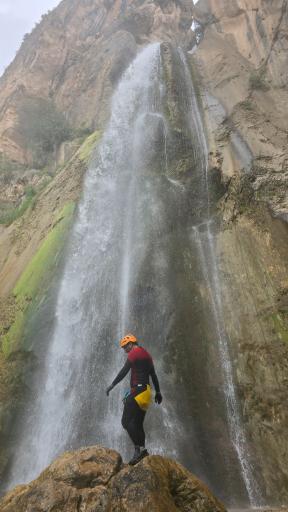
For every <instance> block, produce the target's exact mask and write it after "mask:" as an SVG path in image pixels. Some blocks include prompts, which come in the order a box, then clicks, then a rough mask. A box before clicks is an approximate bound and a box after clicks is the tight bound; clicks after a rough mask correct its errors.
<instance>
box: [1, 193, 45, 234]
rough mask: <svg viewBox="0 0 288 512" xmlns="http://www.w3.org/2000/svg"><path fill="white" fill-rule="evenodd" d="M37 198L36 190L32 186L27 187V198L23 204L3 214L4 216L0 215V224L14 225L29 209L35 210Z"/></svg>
mask: <svg viewBox="0 0 288 512" xmlns="http://www.w3.org/2000/svg"><path fill="white" fill-rule="evenodd" d="M35 196H36V191H35V189H34V188H33V187H31V186H28V187H26V189H25V197H24V200H23V201H22V203H21V204H20V205H19V206H17V207H16V208H10V209H9V210H8V211H6V212H4V213H2V215H0V224H5V225H6V226H9V225H10V224H12V222H14V220H16V219H18V218H19V217H21V216H22V215H23V213H24V212H26V210H27V209H28V208H29V207H32V208H33V206H34V205H35V201H36V197H35Z"/></svg>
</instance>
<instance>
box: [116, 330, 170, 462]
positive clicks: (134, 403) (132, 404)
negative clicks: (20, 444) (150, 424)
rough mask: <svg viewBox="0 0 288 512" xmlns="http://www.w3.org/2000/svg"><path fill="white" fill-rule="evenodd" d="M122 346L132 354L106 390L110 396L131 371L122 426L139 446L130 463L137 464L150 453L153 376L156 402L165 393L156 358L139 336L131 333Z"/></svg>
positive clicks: (122, 341) (129, 354) (124, 339)
mask: <svg viewBox="0 0 288 512" xmlns="http://www.w3.org/2000/svg"><path fill="white" fill-rule="evenodd" d="M120 347H121V348H123V349H124V351H125V352H126V354H128V357H127V361H126V363H125V364H124V366H123V368H122V370H120V372H119V373H118V375H117V377H116V378H115V379H114V380H113V382H112V384H111V386H109V387H108V388H107V389H106V394H107V396H109V393H110V391H111V390H112V389H113V388H114V387H115V386H116V384H118V383H119V382H120V381H121V380H122V379H124V377H125V376H126V375H127V373H128V372H129V371H130V370H131V379H130V388H131V389H130V391H129V392H128V393H127V394H126V395H125V398H124V400H123V402H124V410H123V415H122V426H123V428H124V429H125V430H127V432H128V434H129V436H130V438H131V440H132V442H133V443H134V446H135V452H134V455H133V457H132V459H131V460H130V461H129V464H130V465H134V464H137V462H139V461H140V460H141V459H143V457H146V455H148V452H147V450H146V448H145V432H144V428H143V422H144V418H145V414H146V411H147V409H148V407H149V405H150V402H151V388H150V383H149V382H150V380H149V378H150V377H151V379H152V382H153V385H154V388H155V391H156V394H155V402H156V403H157V404H161V402H162V395H161V393H160V386H159V381H158V378H157V375H156V373H155V369H154V364H153V360H152V357H151V356H150V354H149V353H148V352H147V350H145V349H144V348H143V347H140V346H139V345H138V343H137V338H136V337H135V336H134V335H133V334H127V335H126V336H124V338H122V340H121V341H120Z"/></svg>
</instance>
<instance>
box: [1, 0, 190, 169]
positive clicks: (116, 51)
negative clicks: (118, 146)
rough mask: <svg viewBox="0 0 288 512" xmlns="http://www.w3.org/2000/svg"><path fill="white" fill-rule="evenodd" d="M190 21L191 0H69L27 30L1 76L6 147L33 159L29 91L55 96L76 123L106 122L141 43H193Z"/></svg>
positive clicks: (39, 95)
mask: <svg viewBox="0 0 288 512" xmlns="http://www.w3.org/2000/svg"><path fill="white" fill-rule="evenodd" d="M191 23H192V2H189V1H188V0H181V1H180V2H176V1H174V0H168V1H157V2H156V1H155V2H148V1H145V2H142V3H141V4H138V3H137V2H135V1H131V0H129V1H124V0H117V1H116V2H109V1H104V0H89V1H87V2H80V3H79V2H75V1H74V0H63V1H62V2H61V3H60V5H59V6H58V7H57V8H56V9H55V10H53V11H52V12H50V13H49V14H47V15H45V16H44V17H43V18H42V21H41V23H39V24H38V25H37V27H36V28H35V29H34V30H33V32H32V33H31V34H30V35H27V36H25V39H24V42H23V44H22V46H21V48H20V50H19V52H18V54H17V56H16V58H15V60H14V61H13V63H12V64H11V65H10V66H9V67H8V68H7V70H6V72H5V73H4V75H3V76H2V78H1V80H0V85H1V91H0V153H1V152H3V153H5V155H6V156H7V157H9V158H10V159H12V160H15V161H17V162H21V163H30V161H31V155H30V154H29V151H27V148H26V147H25V141H24V140H23V136H22V135H21V130H19V127H18V118H19V109H20V108H21V105H22V104H23V101H24V100H25V98H46V99H49V100H52V101H53V102H54V103H55V105H56V106H57V108H58V109H59V110H60V111H61V112H64V113H65V116H66V118H67V119H68V120H69V122H70V123H71V124H72V125H73V126H74V127H88V128H92V129H96V128H99V127H102V126H103V123H104V122H105V121H106V120H107V117H108V115H109V104H108V101H109V98H110V97H111V93H112V91H113V89H114V87H115V84H116V83H117V81H118V80H119V77H120V76H121V74H122V72H123V70H124V69H125V68H126V67H127V65H128V63H129V62H130V61H131V60H132V58H133V57H134V56H135V54H136V51H137V47H139V46H141V45H145V44H148V43H150V42H151V41H162V40H167V41H173V42H175V43H176V44H179V45H184V46H186V47H190V46H191V44H192V41H193V34H192V32H191V30H190V27H191Z"/></svg>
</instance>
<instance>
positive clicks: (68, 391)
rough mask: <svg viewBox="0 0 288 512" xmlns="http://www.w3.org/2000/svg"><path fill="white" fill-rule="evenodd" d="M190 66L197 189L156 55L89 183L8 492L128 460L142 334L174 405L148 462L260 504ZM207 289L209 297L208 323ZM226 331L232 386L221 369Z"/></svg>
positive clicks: (129, 83) (153, 434)
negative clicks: (130, 349) (106, 460)
mask: <svg viewBox="0 0 288 512" xmlns="http://www.w3.org/2000/svg"><path fill="white" fill-rule="evenodd" d="M178 59H180V61H179V62H181V66H182V68H181V69H182V74H183V84H182V85H181V87H182V92H183V94H182V96H181V97H179V99H178V101H180V102H181V101H184V102H185V103H186V107H188V108H187V109H185V110H187V115H186V119H183V123H184V124H185V123H186V125H187V130H188V132H190V136H191V141H192V143H193V151H194V156H195V162H197V164H195V165H194V168H193V169H191V179H187V180H183V181H181V179H179V177H177V176H174V175H173V174H171V173H170V162H169V155H170V156H171V151H172V152H173V151H174V147H173V144H172V143H171V140H172V139H171V133H170V132H171V127H170V125H169V121H168V119H167V118H166V117H165V115H164V111H165V108H164V103H165V101H166V96H165V94H166V91H165V87H164V86H163V83H162V70H161V52H160V45H158V44H154V45H151V46H149V47H147V48H145V49H144V50H143V51H142V52H141V53H140V54H139V55H138V56H137V57H136V59H135V60H134V62H133V63H132V64H131V65H130V66H129V68H128V69H127V71H126V72H125V74H124V75H123V77H122V79H121V81H120V82H119V84H118V87H117V89H116V91H115V94H114V96H113V99H112V105H111V119H110V122H109V124H108V126H107V129H106V131H105V133H104V134H103V137H102V141H101V143H100V145H99V148H98V149H97V151H96V152H95V156H94V160H93V162H92V164H91V165H90V168H89V171H88V173H87V176H86V179H85V186H84V194H83V200H82V201H81V204H80V206H79V212H78V218H77V221H76V223H75V226H74V229H73V233H72V237H71V241H70V246H69V248H68V249H69V258H68V259H67V262H66V267H65V271H64V275H63V278H62V281H61V286H60V290H59V295H58V301H57V305H56V326H55V328H54V332H53V336H52V337H51V343H50V346H49V348H48V353H47V357H46V362H45V369H44V373H43V379H42V381H41V382H39V383H38V385H37V396H36V399H35V401H34V403H33V404H32V405H31V407H30V409H29V413H28V414H27V417H26V419H25V422H24V424H23V426H22V427H21V437H20V439H19V446H18V447H17V450H16V452H17V457H15V460H14V462H13V464H12V467H11V471H10V476H9V483H8V486H9V487H11V486H12V485H14V484H16V483H19V482H24V481H29V480H31V479H32V478H35V477H36V476H37V474H38V473H39V472H40V471H41V470H42V469H43V468H44V467H45V466H47V464H49V463H50V462H51V460H52V459H53V458H54V457H56V456H57V455H58V454H59V453H61V452H62V451H63V450H65V449H74V448H77V447H79V446H85V445H90V444H96V443H101V444H103V445H106V446H109V447H114V448H116V449H117V450H119V451H121V453H122V455H123V456H124V457H127V456H128V455H129V449H131V448H130V446H131V445H130V443H129V441H128V440H127V437H126V434H125V433H124V432H123V431H122V429H121V426H120V417H121V409H122V402H121V397H122V394H123V385H124V386H125V383H124V384H123V385H122V384H121V385H119V386H117V387H116V388H115V389H114V390H113V391H112V393H111V394H110V396H109V399H107V397H106V395H105V388H106V387H107V386H108V385H109V384H110V383H111V381H112V379H113V378H114V377H115V376H116V374H117V373H118V371H119V369H120V368H121V366H122V365H123V364H124V361H125V358H124V359H123V354H122V353H120V351H119V349H118V340H119V338H120V337H121V336H123V334H125V333H126V332H127V331H132V332H135V333H137V335H138V336H139V337H140V339H143V341H144V343H145V346H147V348H148V350H149V351H151V353H152V355H153V358H154V361H155V365H156V370H157V372H158V374H159V377H160V384H161V390H162V391H163V395H164V401H163V405H161V407H156V406H154V408H152V411H151V412H150V411H149V412H148V415H147V419H146V420H145V421H146V425H147V432H148V444H149V449H151V451H152V452H153V453H160V454H165V455H168V456H172V457H176V458H177V459H179V460H180V461H182V462H184V463H185V464H187V465H188V467H189V468H190V469H191V470H193V471H194V472H196V473H197V474H198V475H199V476H200V477H202V478H204V479H205V480H206V481H207V483H208V484H209V485H211V487H212V488H213V490H214V491H217V492H218V494H220V495H224V496H225V498H226V499H227V500H229V498H230V496H232V495H233V494H235V495H236V497H237V496H240V495H242V496H243V494H245V492H244V491H243V489H242V487H243V485H242V484H241V474H242V479H244V481H245V484H246V488H247V491H248V494H249V497H250V500H251V502H252V503H255V501H256V496H255V489H256V484H255V482H254V481H253V476H252V470H251V467H250V462H249V458H248V456H247V453H246V449H245V436H244V432H243V429H242V426H241V421H240V412H239V407H238V405H237V400H236V393H235V390H234V384H233V376H232V367H231V363H230V359H229V351H228V340H227V337H226V334H225V326H224V324H223V318H222V317H223V315H222V313H223V312H222V303H221V294H220V285H219V278H218V274H217V269H216V264H215V262H216V257H215V249H214V239H213V235H212V230H211V224H210V220H211V219H210V216H211V214H210V210H211V199H210V195H209V187H208V147H207V142H206V137H205V132H204V128H203V123H202V119H201V114H200V110H199V107H198V102H197V98H196V94H195V89H194V86H193V82H192V80H191V76H190V72H189V70H188V67H187V63H186V60H185V57H184V55H183V53H182V52H181V51H180V52H179V54H178ZM203 205H204V206H203ZM200 224H201V227H200ZM191 232H192V236H191ZM203 285H204V287H206V288H208V289H209V295H210V310H209V311H208V312H207V311H206V309H207V308H206V305H207V301H205V291H203ZM203 297H204V298H203ZM212 324H213V325H212ZM214 324H215V325H216V328H217V329H216V331H217V336H216V338H217V340H216V341H217V347H219V348H218V352H219V353H220V356H221V358H220V359H221V368H222V375H223V377H222V378H220V377H219V375H218V372H217V367H216V366H215V365H216V363H217V362H215V357H217V356H215V354H214V352H213V350H214V347H215V339H214V338H215V334H214V331H215V329H214ZM211 333H212V335H211ZM211 350H212V352H211ZM213 365H214V366H215V367H213ZM210 366H211V368H214V370H213V371H212V372H211V371H210ZM211 374H212V376H213V378H212V377H211ZM219 384H221V386H222V387H221V386H219ZM126 385H127V384H126ZM209 386H210V387H209ZM211 386H212V387H211ZM220 387H221V389H223V388H224V393H223V391H221V390H220V391H219V389H220ZM211 392H212V394H211ZM213 393H214V395H213ZM223 394H224V398H223ZM213 396H216V397H217V400H214V399H213ZM208 402H211V403H208ZM222 402H224V403H225V406H224V409H225V411H226V413H225V419H223V425H224V424H227V423H228V427H229V428H228V430H229V432H228V433H227V435H226V431H225V428H224V429H222V428H221V435H222V438H221V439H220V441H219V440H217V438H216V436H215V433H217V432H218V431H219V428H218V423H217V422H218V421H219V418H222V416H221V415H222V405H221V404H222ZM221 421H222V419H221ZM221 425H222V424H221ZM222 430H224V432H223V433H222ZM218 437H219V433H218ZM231 442H232V448H231V446H230V445H231ZM223 446H224V447H225V452H226V455H225V456H223V457H222V453H223ZM229 450H230V451H229ZM232 450H234V452H235V453H236V455H237V456H234V455H233V453H232ZM220 455H221V456H220ZM222 459H223V460H222ZM227 461H228V463H227ZM239 462H240V470H239ZM231 467H232V468H233V471H231ZM231 473H233V474H234V476H233V479H232V480H233V482H232V483H231ZM217 474H219V475H220V476H219V479H217ZM245 496H246V495H245Z"/></svg>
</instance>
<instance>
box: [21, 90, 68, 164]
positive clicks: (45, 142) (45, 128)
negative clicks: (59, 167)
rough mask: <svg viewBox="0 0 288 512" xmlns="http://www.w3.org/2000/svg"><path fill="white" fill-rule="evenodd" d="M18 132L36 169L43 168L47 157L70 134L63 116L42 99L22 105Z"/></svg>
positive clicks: (28, 101) (52, 105)
mask: <svg viewBox="0 0 288 512" xmlns="http://www.w3.org/2000/svg"><path fill="white" fill-rule="evenodd" d="M19 130H20V132H21V134H22V136H23V138H24V141H25V144H26V147H27V149H29V150H30V151H31V152H32V156H33V165H35V166H36V167H37V166H38V167H44V165H45V164H46V162H47V160H48V159H49V156H51V154H52V153H54V152H55V151H56V149H57V148H58V147H59V145H60V144H61V142H63V141H64V140H67V139H70V137H71V134H72V131H71V128H70V126H69V124H68V122H67V120H66V118H65V116H64V114H63V113H62V112H59V111H58V110H57V108H56V106H55V104H54V103H53V102H52V101H51V100H46V99H43V98H30V99H26V100H25V101H24V102H23V103H22V105H21V108H20V111H19Z"/></svg>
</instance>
